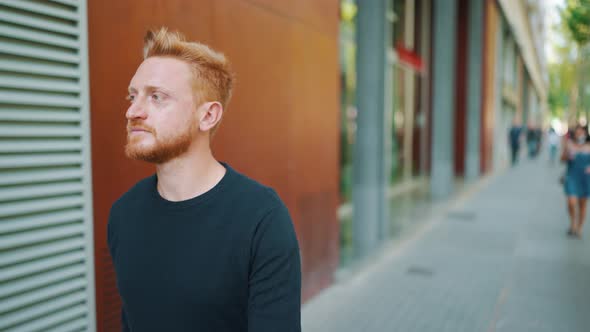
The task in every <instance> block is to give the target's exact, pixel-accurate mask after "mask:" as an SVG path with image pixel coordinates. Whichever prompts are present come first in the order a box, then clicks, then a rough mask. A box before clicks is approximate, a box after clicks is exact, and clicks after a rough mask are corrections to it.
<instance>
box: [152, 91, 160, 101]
mask: <svg viewBox="0 0 590 332" xmlns="http://www.w3.org/2000/svg"><path fill="white" fill-rule="evenodd" d="M152 99H153V100H154V101H161V100H162V96H160V95H159V94H157V93H154V94H152Z"/></svg>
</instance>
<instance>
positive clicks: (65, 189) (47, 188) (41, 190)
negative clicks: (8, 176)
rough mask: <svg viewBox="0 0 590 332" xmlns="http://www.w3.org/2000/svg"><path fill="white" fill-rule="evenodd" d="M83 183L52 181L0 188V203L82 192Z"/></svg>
mask: <svg viewBox="0 0 590 332" xmlns="http://www.w3.org/2000/svg"><path fill="white" fill-rule="evenodd" d="M83 190H84V187H83V185H82V183H80V182H78V183H76V182H73V183H72V182H70V183H50V184H40V185H30V186H18V187H12V188H0V203H2V202H5V201H16V200H21V199H26V198H29V199H30V198H37V197H49V196H59V195H71V194H82V192H83Z"/></svg>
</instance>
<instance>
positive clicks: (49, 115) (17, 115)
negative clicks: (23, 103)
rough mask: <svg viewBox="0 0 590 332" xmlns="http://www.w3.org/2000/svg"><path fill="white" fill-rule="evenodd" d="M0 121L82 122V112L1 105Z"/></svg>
mask: <svg viewBox="0 0 590 332" xmlns="http://www.w3.org/2000/svg"><path fill="white" fill-rule="evenodd" d="M0 121H20V122H26V121H31V122H49V123H51V122H80V112H72V111H67V110H49V109H44V110H41V109H37V108H18V109H17V108H4V107H1V106H0Z"/></svg>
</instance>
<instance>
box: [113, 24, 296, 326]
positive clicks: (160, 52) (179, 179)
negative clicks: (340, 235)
mask: <svg viewBox="0 0 590 332" xmlns="http://www.w3.org/2000/svg"><path fill="white" fill-rule="evenodd" d="M232 85H233V75H232V72H231V70H230V66H229V63H228V61H227V60H226V58H225V57H224V56H223V55H222V54H220V53H217V52H215V51H213V50H211V49H210V48H208V47H207V46H205V45H202V44H199V43H194V42H187V41H186V40H185V39H184V37H183V36H182V35H180V34H178V33H170V32H168V31H167V30H166V29H165V28H163V29H160V30H158V31H155V32H148V34H147V35H146V37H145V45H144V61H143V63H142V64H141V65H140V66H139V68H138V69H137V72H136V73H135V76H133V78H132V79H131V83H130V85H129V96H128V99H129V101H130V105H129V109H128V110H127V113H126V117H127V132H128V136H127V145H126V147H125V152H126V154H127V156H128V157H130V158H134V159H138V160H143V161H147V162H150V163H153V164H155V165H156V174H154V175H153V176H150V177H148V178H146V179H143V180H142V181H140V182H138V183H137V184H136V185H135V186H134V187H133V188H131V189H130V190H129V191H128V192H127V193H125V194H124V195H123V196H122V197H121V198H120V199H119V200H117V201H116V202H115V203H114V204H113V206H112V208H111V213H110V217H109V224H108V244H109V249H110V252H111V256H112V258H113V263H114V266H115V271H116V274H117V287H118V289H119V293H120V295H121V299H122V324H123V330H124V331H140V332H144V331H175V332H178V331H215V332H222V331H228V332H229V331H231V332H236V331H251V332H261V331H272V332H275V331H281V332H288V331H301V327H300V303H301V302H300V301H301V300H300V297H301V295H300V294H301V268H300V258H299V246H298V243H297V239H296V236H295V231H294V228H293V224H292V222H291V218H290V216H289V213H288V211H287V209H286V207H285V205H284V204H283V203H282V201H281V199H280V198H279V197H278V195H277V194H276V193H275V192H274V191H273V190H272V189H270V188H268V187H265V186H262V185H261V184H259V183H257V182H255V181H254V180H251V179H249V178H247V177H246V176H244V175H241V174H240V173H238V172H237V171H235V170H233V169H232V168H231V167H230V166H229V165H227V164H225V163H219V162H218V161H217V160H215V159H214V157H213V155H212V152H211V149H210V141H211V136H212V134H213V132H214V131H215V130H216V129H217V127H218V125H219V123H220V121H221V119H222V117H223V114H224V112H225V111H226V110H227V104H228V102H229V100H230V96H231V90H232Z"/></svg>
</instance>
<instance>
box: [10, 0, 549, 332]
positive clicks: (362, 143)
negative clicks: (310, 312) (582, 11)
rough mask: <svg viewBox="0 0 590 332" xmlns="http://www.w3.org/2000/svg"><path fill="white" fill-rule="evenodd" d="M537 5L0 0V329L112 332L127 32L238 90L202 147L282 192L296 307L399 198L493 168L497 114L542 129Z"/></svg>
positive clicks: (461, 182)
mask: <svg viewBox="0 0 590 332" xmlns="http://www.w3.org/2000/svg"><path fill="white" fill-rule="evenodd" d="M544 10H545V9H544V7H543V3H542V1H533V0H527V1H525V0H447V1H432V0H391V1H386V0H378V1H360V0H359V1H353V0H341V1H336V0H332V1H328V0H300V1H277V0H273V1H270V0H249V1H246V0H216V1H213V0H192V1H189V0H168V1H154V0H142V1H139V0H133V1H116V0H101V1H99V0H91V1H85V0H80V1H76V0H53V1H33V0H0V269H1V270H0V330H11V331H12V330H14V331H51V330H55V331H77V330H94V329H95V328H96V329H97V330H98V331H117V330H118V328H119V326H118V324H119V320H120V317H119V309H120V307H119V306H120V303H119V298H118V294H117V291H116V287H115V279H114V272H113V268H112V265H111V262H110V257H109V254H108V250H107V246H106V223H107V218H108V213H109V209H110V206H111V204H112V203H113V202H114V201H115V199H117V198H118V197H119V196H120V195H121V194H122V193H124V192H125V191H126V190H127V189H128V188H130V187H131V186H132V185H133V184H134V183H135V182H136V181H138V180H139V179H141V178H143V177H146V176H148V175H150V174H151V173H152V172H153V171H154V170H153V167H152V166H150V165H146V164H142V163H138V162H134V161H129V160H127V159H126V158H125V156H124V153H123V145H124V142H125V136H126V133H125V118H124V113H125V110H126V108H127V102H126V101H125V98H124V97H125V95H126V89H127V85H128V83H129V80H130V78H131V77H132V75H133V74H134V72H135V69H136V68H137V66H138V65H139V64H140V63H141V61H142V59H141V49H142V43H143V36H144V34H145V31H146V29H148V28H150V27H157V26H162V25H164V26H168V27H170V28H172V29H178V30H180V31H182V32H183V33H185V34H186V35H187V36H188V37H189V39H192V40H199V41H201V42H204V43H206V44H209V45H210V46H212V47H213V48H215V49H218V50H220V51H223V52H224V53H225V54H226V55H227V56H228V57H229V58H230V59H231V60H232V62H233V65H234V69H235V71H236V72H237V77H238V83H237V86H236V90H235V94H234V98H233V100H232V102H231V105H230V107H229V111H228V112H227V114H226V118H225V120H224V124H223V126H222V129H221V130H220V132H219V134H218V135H217V136H216V138H215V141H214V151H215V154H216V156H217V157H218V159H221V160H224V161H227V162H229V163H230V164H231V165H232V166H233V167H235V168H236V169H237V170H239V171H241V172H244V173H246V174H247V175H249V176H251V177H253V178H256V179H258V180H260V181H261V182H263V183H265V184H267V185H270V186H272V187H274V188H276V189H277V191H278V193H279V194H280V195H281V197H282V198H283V200H284V201H285V202H286V204H287V206H288V207H289V210H290V212H291V215H292V217H293V220H294V222H295V227H296V231H297V234H298V237H299V241H300V245H301V254H302V263H303V298H304V300H307V299H309V298H311V297H312V296H314V295H316V294H317V293H318V292H320V291H321V290H322V289H325V288H326V287H328V286H329V285H331V284H332V283H333V282H334V276H335V274H336V272H337V271H340V270H342V269H346V268H347V267H349V266H352V265H354V264H356V263H358V262H361V261H363V260H364V259H366V258H367V257H370V256H371V254H372V253H374V252H375V251H376V250H378V248H379V247H380V246H381V245H382V244H383V243H385V242H386V241H389V240H391V239H392V238H394V237H395V236H396V235H397V234H399V233H401V232H403V230H404V229H405V227H411V224H412V223H414V222H418V220H414V219H417V218H414V219H413V217H411V216H410V217H409V218H406V219H404V218H401V217H400V216H401V215H402V210H403V208H404V206H406V205H408V204H417V203H414V202H415V201H419V202H420V203H419V204H430V202H432V201H437V200H444V199H446V198H449V197H451V196H452V195H453V194H454V193H456V192H457V191H459V190H462V188H466V187H467V186H469V184H470V183H473V182H474V181H476V180H477V179H478V178H480V177H481V176H483V175H485V174H490V173H492V172H494V171H497V170H500V169H502V168H504V167H506V166H507V165H508V162H509V151H508V129H509V127H510V126H511V124H512V123H513V121H517V122H519V123H522V124H531V125H535V126H541V125H544V124H546V122H547V118H546V114H547V106H546V100H547V85H548V79H547V75H546V68H545V66H546V64H545V59H544V55H543V47H544V45H543V42H544V35H545V30H546V29H545V27H544V24H543V22H544V21H543V17H544ZM408 197H410V198H409V200H408ZM400 202H401V203H400ZM402 219H403V220H402Z"/></svg>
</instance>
